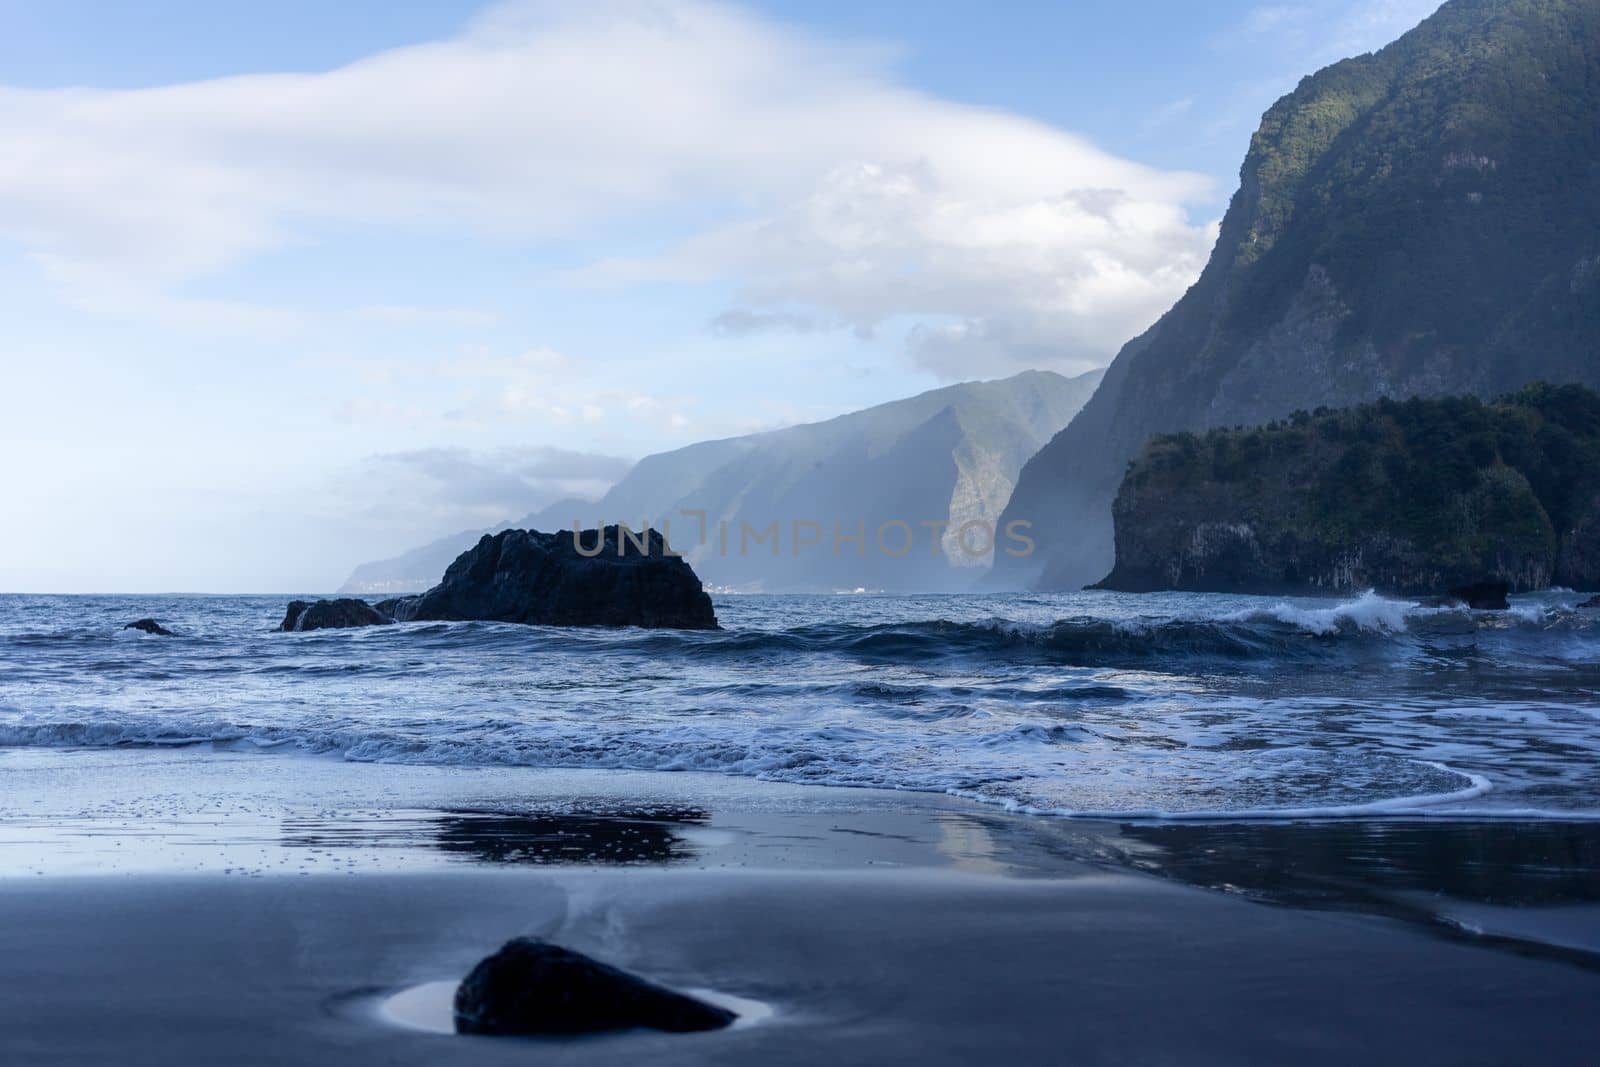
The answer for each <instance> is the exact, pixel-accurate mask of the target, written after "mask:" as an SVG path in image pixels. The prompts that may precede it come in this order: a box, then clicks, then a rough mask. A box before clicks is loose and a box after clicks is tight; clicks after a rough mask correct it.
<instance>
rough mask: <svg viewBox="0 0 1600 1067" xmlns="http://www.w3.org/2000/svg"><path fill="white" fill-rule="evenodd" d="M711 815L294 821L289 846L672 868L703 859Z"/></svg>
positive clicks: (416, 815)
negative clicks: (700, 835)
mask: <svg viewBox="0 0 1600 1067" xmlns="http://www.w3.org/2000/svg"><path fill="white" fill-rule="evenodd" d="M709 819H710V813H709V812H706V811H703V810H700V809H697V808H644V809H638V810H621V811H604V812H581V811H580V812H554V811H551V812H496V811H448V810H447V811H401V812H392V813H382V814H376V815H363V816H362V817H360V818H348V817H346V818H329V819H323V818H293V819H285V820H284V821H283V824H282V844H283V845H284V846H285V847H289V848H306V849H342V848H397V849H438V850H440V851H442V852H446V853H450V854H452V855H454V856H456V857H459V858H460V859H462V860H467V861H470V862H478V863H494V864H521V863H530V864H555V863H576V864H633V863H674V862H681V861H684V860H689V859H692V858H694V856H695V855H696V854H697V852H696V847H695V845H694V843H693V841H692V840H691V839H690V836H689V834H688V833H687V831H691V830H693V829H694V828H696V827H700V826H704V825H705V824H706V822H707V821H708V820H709Z"/></svg>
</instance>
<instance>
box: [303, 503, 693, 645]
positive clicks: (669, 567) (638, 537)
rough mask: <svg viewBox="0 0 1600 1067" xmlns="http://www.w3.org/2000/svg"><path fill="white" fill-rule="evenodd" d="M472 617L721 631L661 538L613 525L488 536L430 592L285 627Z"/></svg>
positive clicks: (313, 613) (314, 612) (317, 610)
mask: <svg viewBox="0 0 1600 1067" xmlns="http://www.w3.org/2000/svg"><path fill="white" fill-rule="evenodd" d="M297 611H298V614H297ZM323 620H327V621H323ZM469 620H476V621H482V622H516V623H525V624H528V625H536V626H643V627H656V628H665V629H677V630H715V629H717V628H718V627H717V615H716V611H715V610H714V609H713V608H712V606H711V598H710V597H709V596H707V595H706V593H705V590H704V589H703V588H702V586H701V583H700V579H699V577H698V576H697V575H696V574H695V573H694V569H693V568H692V567H690V566H689V564H688V563H687V562H685V561H684V560H683V559H682V558H681V557H679V556H676V555H673V554H671V550H670V548H669V546H668V545H667V543H666V541H665V539H664V538H662V536H661V534H660V533H659V532H657V531H655V530H644V531H640V532H637V533H636V532H633V531H630V530H627V529H626V528H624V527H619V526H607V527H605V528H604V529H601V530H589V531H586V532H583V533H574V532H572V531H570V530H569V531H562V532H560V533H540V532H539V531H537V530H505V531H503V532H501V533H498V534H493V535H486V536H484V538H483V539H482V540H480V541H479V542H478V543H477V544H476V545H475V546H473V547H472V548H470V549H468V550H467V551H466V552H463V553H462V554H461V555H460V556H458V557H456V561H455V562H454V563H452V564H451V565H450V569H449V570H447V571H446V572H445V576H444V580H443V581H441V582H440V583H439V584H438V585H436V586H434V587H433V588H432V589H430V590H428V591H427V592H426V593H422V594H420V595H418V596H410V597H398V598H395V599H392V600H384V601H380V602H379V603H377V604H375V605H374V604H368V603H367V602H366V601H364V600H352V599H346V600H334V601H326V600H319V601H317V602H316V603H315V604H306V603H305V602H304V601H295V602H294V603H292V604H290V605H289V612H288V614H287V615H286V616H285V618H284V621H283V625H282V626H280V627H279V629H282V630H311V629H319V628H321V627H323V626H372V625H382V624H385V623H389V622H461V621H469ZM313 624H315V625H313Z"/></svg>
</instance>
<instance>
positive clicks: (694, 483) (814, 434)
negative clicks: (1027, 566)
mask: <svg viewBox="0 0 1600 1067" xmlns="http://www.w3.org/2000/svg"><path fill="white" fill-rule="evenodd" d="M1101 373H1102V372H1100V371H1091V372H1090V373H1088V374H1083V375H1079V376H1077V377H1074V378H1067V377H1064V376H1062V375H1059V374H1054V373H1051V372H1048V371H1026V372H1024V373H1022V374H1018V375H1014V376H1013V377H1010V378H1004V379H1000V380H997V381H988V382H966V383H963V384H960V385H952V386H947V387H945V388H942V389H935V390H932V391H930V392H926V393H921V394H919V395H917V396H914V397H909V398H907V399H904V400H898V401H893V402H891V403H887V404H880V405H878V406H876V407H871V408H867V409H864V410H862V411H857V412H852V413H850V414H847V415H842V416H839V417H838V418H834V419H829V420H827V421H825V422H818V423H809V424H805V425H801V426H791V427H788V428H785V429H781V430H771V431H767V432H765V433H758V434H750V435H747V436H744V437H733V438H727V439H724V440H717V441H704V442H701V443H699V444H694V445H690V446H688V447H686V448H680V449H676V450H674V451H671V452H663V453H660V454H657V455H652V456H647V457H645V458H644V459H642V460H640V461H639V463H638V464H637V465H636V466H635V467H634V468H633V469H632V470H631V471H629V473H628V474H627V475H626V476H625V477H624V478H623V479H622V481H620V482H619V483H617V485H616V486H614V487H613V488H612V489H611V490H610V491H609V492H607V493H606V494H605V496H604V497H602V498H601V499H600V500H599V501H596V502H583V501H563V502H560V503H557V504H553V505H551V506H550V507H547V508H544V509H542V510H541V511H538V512H535V513H533V514H530V515H526V516H523V517H522V518H520V519H518V520H516V521H515V522H511V523H508V524H507V525H509V526H514V527H520V528H528V529H537V530H545V531H551V530H571V529H572V527H573V524H574V523H575V522H576V523H578V524H580V525H582V526H583V527H584V528H585V529H589V528H593V527H595V526H597V525H605V524H611V523H617V522H624V523H628V524H629V525H630V526H633V527H634V528H639V527H640V526H642V525H643V524H645V523H650V524H652V525H654V526H655V527H656V528H657V529H660V528H661V525H662V523H663V522H666V523H668V524H669V529H670V539H671V542H672V545H673V547H674V549H675V550H677V551H680V552H683V553H684V554H685V555H686V556H687V558H688V559H689V562H690V563H691V565H692V566H693V567H694V569H695V571H696V572H697V573H698V574H699V575H700V576H701V577H702V578H704V579H705V580H706V582H707V583H708V584H710V585H713V586H718V587H724V588H736V589H747V590H752V591H756V590H760V591H769V592H771V591H785V590H799V591H831V590H837V589H856V588H867V589H888V590H907V591H909V590H917V591H922V590H929V591H932V590H945V589H961V588H965V587H967V586H969V585H970V584H971V583H972V582H973V581H974V580H975V578H976V577H977V576H978V575H980V574H981V573H982V571H983V568H984V567H986V566H988V565H989V563H990V560H991V559H992V557H993V555H994V552H993V548H992V545H990V544H988V543H987V542H989V541H992V539H993V534H992V533H991V534H989V535H987V536H982V535H980V534H979V533H977V532H974V533H973V534H972V535H971V536H970V537H969V538H968V539H967V543H966V547H965V548H963V546H962V545H961V544H959V543H958V533H959V531H960V529H961V528H962V526H964V525H966V524H969V523H977V524H979V526H981V527H986V528H988V529H989V530H991V531H992V530H993V529H994V527H995V524H996V523H997V521H998V520H999V517H1000V514H1001V511H1002V510H1003V509H1004V507H1005V504H1006V501H1007V500H1008V499H1009V498H1010V496H1011V492H1012V490H1013V488H1014V486H1015V484H1016V478H1017V474H1018V472H1019V471H1020V470H1021V469H1022V465H1023V464H1024V463H1025V462H1026V461H1027V459H1028V457H1029V456H1031V455H1033V454H1034V453H1035V452H1037V451H1038V450H1039V448H1040V447H1041V446H1042V445H1043V444H1044V443H1045V442H1046V441H1048V440H1049V439H1050V438H1051V436H1052V435H1054V434H1055V433H1057V432H1058V431H1059V430H1060V429H1061V428H1062V427H1063V426H1065V425H1066V424H1067V423H1068V422H1069V421H1070V420H1071V419H1072V417H1073V415H1075V414H1076V413H1077V412H1078V411H1079V409H1081V408H1082V406H1083V404H1084V402H1085V401H1086V400H1087V399H1088V398H1089V396H1090V394H1092V393H1093V392H1094V389H1095V387H1096V385H1098V383H1099V381H1100V376H1101ZM700 515H703V516H704V519H703V520H701V519H700V518H699V516H700ZM702 521H703V525H702ZM929 522H934V523H943V524H946V526H945V528H944V529H943V530H942V531H941V530H937V529H935V528H932V527H927V526H924V525H923V524H924V523H929ZM796 523H801V524H814V528H813V527H812V526H805V527H804V528H803V529H802V530H801V531H800V535H801V539H802V540H810V539H812V538H815V541H816V543H815V544H808V545H796V544H795V540H796V538H795V534H796V532H797V531H796ZM885 523H890V524H893V523H903V524H905V526H906V527H907V528H909V532H910V535H911V539H912V540H911V542H910V549H909V551H905V552H904V553H903V554H890V553H887V552H885V551H883V550H882V549H881V548H880V546H879V545H878V544H877V531H878V529H879V528H880V527H882V526H883V525H884V524H885ZM724 524H726V525H724ZM774 526H775V527H776V531H777V539H776V540H775V541H774V540H771V539H768V538H767V536H766V534H767V533H768V531H770V530H771V529H772V528H773V527H774ZM836 528H837V529H836ZM724 531H726V532H725V533H724ZM858 531H860V532H863V533H864V538H865V543H864V544H862V545H860V546H859V547H858V545H857V543H856V542H855V541H853V540H850V539H849V537H850V535H853V534H855V533H857V532H858ZM485 532H489V531H481V530H474V531H465V532H463V533H461V534H457V535H454V536H452V537H448V538H443V539H441V540H439V541H437V542H434V543H433V544H430V545H426V546H423V547H422V548H419V549H416V550H414V551H412V552H409V553H407V554H405V555H403V556H400V557H397V558H395V559H392V560H384V561H380V562H376V563H368V564H363V565H362V566H361V567H358V568H357V569H356V570H355V572H354V573H353V574H352V575H351V577H350V579H349V581H347V582H346V583H345V585H344V587H343V589H342V590H341V592H349V593H369V594H370V593H395V592H406V591H412V590H415V589H418V588H427V587H428V586H430V585H432V584H434V583H435V582H437V581H438V579H439V576H440V575H441V574H443V573H444V570H445V568H446V567H447V566H449V564H450V562H451V561H452V560H453V559H455V557H456V556H457V555H459V554H460V553H461V552H463V551H465V550H466V549H468V548H470V547H471V546H472V545H473V544H475V543H476V542H477V540H478V538H479V537H480V536H481V535H482V534H483V533H485ZM836 533H842V534H844V535H845V537H846V539H845V540H844V541H843V542H841V543H840V544H839V546H838V550H837V551H836V550H835V542H834V539H835V534H836ZM758 536H759V538H760V539H759V540H758V539H757V537H758ZM905 539H906V531H905V530H902V529H900V528H899V527H893V528H891V530H890V532H889V535H888V538H887V543H888V545H889V548H890V549H891V551H892V552H899V550H900V549H901V547H902V545H903V544H905V543H906V541H905ZM935 540H938V541H939V542H940V544H939V549H940V550H939V551H935V550H934V549H935V544H934V542H935ZM977 549H983V551H973V550H977Z"/></svg>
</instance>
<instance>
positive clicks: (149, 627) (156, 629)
mask: <svg viewBox="0 0 1600 1067" xmlns="http://www.w3.org/2000/svg"><path fill="white" fill-rule="evenodd" d="M123 629H124V630H139V631H141V632H143V633H147V634H155V635H157V636H159V637H177V636H178V635H177V634H175V633H173V632H172V631H171V630H169V629H167V628H166V627H165V626H162V625H161V624H160V623H159V622H156V620H154V619H140V620H139V621H138V622H130V623H129V624H128V625H126V626H124V627H123Z"/></svg>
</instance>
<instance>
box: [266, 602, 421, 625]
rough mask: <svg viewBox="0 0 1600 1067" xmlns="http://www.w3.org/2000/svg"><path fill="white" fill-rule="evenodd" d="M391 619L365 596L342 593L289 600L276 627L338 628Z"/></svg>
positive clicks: (385, 623)
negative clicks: (329, 597) (333, 597)
mask: <svg viewBox="0 0 1600 1067" xmlns="http://www.w3.org/2000/svg"><path fill="white" fill-rule="evenodd" d="M392 622H394V619H393V618H392V617H390V616H389V615H386V614H384V613H383V612H381V611H378V610H377V609H376V608H374V607H373V606H372V605H371V604H368V603H367V602H366V601H365V600H356V599H355V598H353V597H344V598H342V599H339V600H318V601H317V602H316V603H311V602H309V601H305V600H291V601H289V610H288V611H287V612H286V613H285V614H284V616H283V623H282V625H280V626H279V627H278V629H280V630H293V631H301V630H342V629H348V628H350V627H353V626H388V625H389V624H390V623H392Z"/></svg>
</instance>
